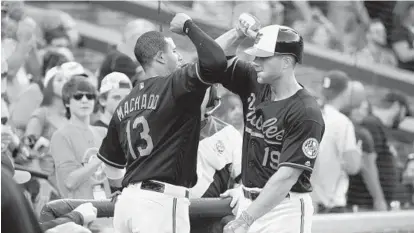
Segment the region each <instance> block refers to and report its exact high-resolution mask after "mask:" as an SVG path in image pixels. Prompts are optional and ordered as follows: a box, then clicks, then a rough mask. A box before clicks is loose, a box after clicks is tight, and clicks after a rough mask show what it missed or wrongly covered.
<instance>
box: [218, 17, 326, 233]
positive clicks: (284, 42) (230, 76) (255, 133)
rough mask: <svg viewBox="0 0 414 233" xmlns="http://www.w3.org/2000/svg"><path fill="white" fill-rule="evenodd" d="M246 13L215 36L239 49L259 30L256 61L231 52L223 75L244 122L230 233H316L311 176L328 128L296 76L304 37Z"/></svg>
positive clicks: (252, 50)
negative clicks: (260, 25)
mask: <svg viewBox="0 0 414 233" xmlns="http://www.w3.org/2000/svg"><path fill="white" fill-rule="evenodd" d="M245 17H246V15H245V14H243V15H242V16H241V17H240V19H239V25H238V27H236V28H235V29H233V30H230V31H228V32H226V33H225V34H223V35H222V36H220V37H219V38H217V39H216V41H217V42H218V43H219V44H220V45H221V46H222V48H223V50H224V51H225V52H226V53H227V55H235V52H236V48H237V46H238V45H239V44H240V42H242V41H243V40H244V39H245V38H246V35H249V36H250V35H254V34H255V35H256V36H254V37H253V36H252V37H253V38H254V39H253V40H254V42H253V40H252V45H253V46H252V47H250V48H248V49H247V50H245V53H247V54H248V55H250V56H252V57H254V60H253V62H252V63H248V62H245V61H242V60H240V59H238V58H237V57H233V58H232V59H230V60H228V62H229V64H228V69H227V71H226V72H225V75H224V78H222V80H221V82H222V84H223V85H224V87H226V88H227V89H229V90H231V91H232V92H234V93H236V94H238V95H239V96H240V98H241V100H242V103H243V111H244V121H245V129H244V135H243V137H244V138H243V149H242V150H243V151H242V153H243V154H242V174H241V175H242V186H241V188H240V189H233V190H228V191H227V192H226V193H224V194H223V195H222V196H223V197H226V196H231V197H232V198H233V200H232V203H231V205H232V206H234V205H235V204H236V203H237V204H238V205H237V206H238V208H237V218H236V219H235V220H233V221H231V222H230V223H228V224H227V225H226V226H225V228H224V232H283V233H285V232H289V233H310V232H311V225H312V222H311V221H312V215H313V206H312V200H311V197H310V195H309V193H310V192H311V191H312V186H311V183H310V176H311V174H312V168H313V166H314V163H315V159H316V157H317V155H318V149H319V143H320V141H321V139H322V136H323V133H324V128H325V126H324V121H323V118H322V113H321V111H320V109H319V106H318V104H317V102H316V100H315V99H314V97H313V96H311V94H310V93H309V92H308V91H307V90H306V89H305V88H304V87H303V86H302V85H301V84H299V83H298V82H297V81H296V78H295V72H294V70H295V66H296V64H297V63H301V61H302V52H303V39H302V37H301V36H300V35H299V34H298V33H297V32H296V31H295V30H293V29H291V28H289V27H284V26H280V25H271V26H267V27H264V28H262V29H260V30H259V31H258V32H257V33H253V32H256V31H257V30H256V31H255V29H257V25H258V23H257V21H256V22H255V19H253V20H251V19H252V18H253V17H251V16H249V18H248V19H246V18H245ZM255 27H256V28H255Z"/></svg>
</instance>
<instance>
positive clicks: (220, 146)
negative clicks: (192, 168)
mask: <svg viewBox="0 0 414 233" xmlns="http://www.w3.org/2000/svg"><path fill="white" fill-rule="evenodd" d="M224 149H225V147H224V143H223V142H222V141H217V143H216V150H217V152H218V153H219V154H222V153H223V152H224Z"/></svg>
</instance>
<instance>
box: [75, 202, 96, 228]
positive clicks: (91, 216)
mask: <svg viewBox="0 0 414 233" xmlns="http://www.w3.org/2000/svg"><path fill="white" fill-rule="evenodd" d="M73 211H76V212H78V213H80V214H81V215H82V216H83V224H84V225H87V224H89V223H90V222H92V221H94V220H96V218H97V215H98V210H97V209H96V208H95V206H93V205H92V203H90V202H88V203H84V204H82V205H80V206H78V207H76V209H74V210H73Z"/></svg>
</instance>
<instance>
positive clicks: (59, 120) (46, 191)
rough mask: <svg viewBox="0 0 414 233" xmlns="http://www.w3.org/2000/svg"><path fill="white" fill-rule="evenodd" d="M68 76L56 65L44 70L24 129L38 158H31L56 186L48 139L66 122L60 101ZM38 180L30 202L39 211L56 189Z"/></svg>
mask: <svg viewBox="0 0 414 233" xmlns="http://www.w3.org/2000/svg"><path fill="white" fill-rule="evenodd" d="M68 78H69V77H68V76H66V75H65V74H64V73H63V71H62V70H61V69H59V68H52V69H51V70H50V71H48V72H47V74H46V78H45V79H44V82H43V84H44V90H43V101H42V103H41V104H40V107H39V108H37V109H36V110H35V111H34V112H33V114H32V115H31V117H30V119H29V122H28V124H27V127H26V132H25V137H26V139H25V141H26V144H27V145H28V146H29V147H30V148H31V149H32V154H33V155H34V157H35V158H38V159H36V160H35V161H34V162H35V163H36V162H37V163H38V164H36V165H35V166H37V167H38V168H39V169H41V170H42V171H43V172H45V173H47V174H49V180H50V181H51V184H52V185H53V186H54V187H57V183H56V174H55V166H54V162H53V158H52V156H51V154H50V150H49V142H50V139H51V138H52V135H53V133H54V132H55V131H56V130H57V129H59V128H61V127H63V126H64V125H65V124H67V122H68V119H67V117H66V116H65V106H64V105H63V101H62V87H63V85H64V84H65V83H66V82H67V81H68ZM32 182H37V181H32ZM38 182H39V183H40V190H39V194H38V195H37V200H36V202H35V203H34V204H35V207H36V210H37V211H40V210H41V208H42V207H43V205H44V204H46V203H47V202H48V201H49V200H50V199H53V196H52V194H53V193H55V194H56V193H57V192H56V190H54V189H53V188H52V187H51V185H50V184H49V183H48V182H46V181H45V180H42V179H39V180H38Z"/></svg>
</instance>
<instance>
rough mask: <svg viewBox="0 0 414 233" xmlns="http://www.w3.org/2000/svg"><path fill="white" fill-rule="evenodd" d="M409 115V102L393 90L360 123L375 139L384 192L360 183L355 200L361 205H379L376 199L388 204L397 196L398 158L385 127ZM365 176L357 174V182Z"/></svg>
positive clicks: (395, 123) (368, 206)
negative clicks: (357, 197)
mask: <svg viewBox="0 0 414 233" xmlns="http://www.w3.org/2000/svg"><path fill="white" fill-rule="evenodd" d="M406 115H410V111H409V109H408V103H407V100H406V98H405V96H403V95H401V94H399V93H394V92H390V93H388V94H387V95H385V97H384V98H383V99H382V100H381V102H380V104H379V105H378V106H372V113H370V114H368V116H366V117H364V118H363V119H362V121H361V125H362V126H363V127H364V128H366V129H367V130H368V131H369V132H370V133H371V135H372V139H373V142H374V148H375V153H376V155H377V158H376V160H375V162H376V166H377V169H378V175H379V181H380V184H381V188H382V191H383V198H382V197H381V196H380V195H381V193H379V195H378V192H377V193H373V192H371V188H370V187H368V184H365V185H361V186H360V187H359V189H358V196H359V197H360V199H359V200H357V201H358V202H354V204H355V205H358V206H359V208H364V209H373V208H375V209H377V208H378V207H377V206H378V204H377V202H378V201H379V200H381V199H385V202H386V205H387V207H388V208H389V207H390V206H389V205H390V203H391V202H392V201H393V200H394V199H395V198H396V197H395V192H396V188H397V185H398V184H399V183H400V182H399V176H398V165H397V163H398V162H397V158H396V157H395V156H394V155H393V153H392V150H391V147H390V142H389V138H388V136H387V129H386V128H396V127H398V125H399V122H400V121H401V119H402V118H403V117H404V116H406ZM362 178H363V177H354V178H353V179H354V181H355V182H359V183H361V182H362V180H361V179H362ZM357 179H358V180H359V181H358V180H357Z"/></svg>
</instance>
